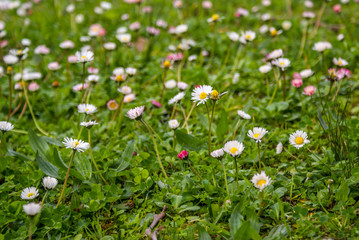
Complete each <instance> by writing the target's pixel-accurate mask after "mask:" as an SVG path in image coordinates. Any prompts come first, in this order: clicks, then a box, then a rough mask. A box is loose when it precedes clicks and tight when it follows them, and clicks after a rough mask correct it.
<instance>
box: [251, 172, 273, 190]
mask: <svg viewBox="0 0 359 240" xmlns="http://www.w3.org/2000/svg"><path fill="white" fill-rule="evenodd" d="M251 182H252V183H253V184H254V186H255V187H256V188H258V189H259V190H260V191H263V189H264V188H266V187H268V186H269V185H270V184H271V183H272V180H271V179H270V177H268V176H267V175H266V173H265V172H261V173H260V174H258V173H257V174H256V175H254V176H253V178H252V180H251Z"/></svg>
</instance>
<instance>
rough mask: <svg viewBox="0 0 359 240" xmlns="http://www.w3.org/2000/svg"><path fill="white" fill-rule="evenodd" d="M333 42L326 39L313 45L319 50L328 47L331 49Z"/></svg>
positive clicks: (321, 50)
mask: <svg viewBox="0 0 359 240" xmlns="http://www.w3.org/2000/svg"><path fill="white" fill-rule="evenodd" d="M331 48H332V44H330V42H327V41H324V42H317V43H315V44H314V46H313V50H314V51H317V52H324V51H325V50H327V49H331Z"/></svg>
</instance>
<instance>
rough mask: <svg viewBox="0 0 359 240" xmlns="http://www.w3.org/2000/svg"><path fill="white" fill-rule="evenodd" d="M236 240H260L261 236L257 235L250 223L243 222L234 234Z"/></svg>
mask: <svg viewBox="0 0 359 240" xmlns="http://www.w3.org/2000/svg"><path fill="white" fill-rule="evenodd" d="M233 239H234V240H236V239H254V240H261V239H262V238H261V236H260V235H259V234H258V233H257V231H256V230H255V229H254V228H253V227H252V225H251V223H250V222H244V223H243V224H242V226H241V227H240V228H239V229H238V230H237V232H236V234H235V235H234V237H233Z"/></svg>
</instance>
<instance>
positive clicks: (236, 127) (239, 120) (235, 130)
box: [232, 118, 241, 140]
mask: <svg viewBox="0 0 359 240" xmlns="http://www.w3.org/2000/svg"><path fill="white" fill-rule="evenodd" d="M240 122H241V118H239V119H238V122H237V124H236V126H235V128H234V133H233V138H232V140H234V138H235V137H236V133H237V130H238V127H239V123H240Z"/></svg>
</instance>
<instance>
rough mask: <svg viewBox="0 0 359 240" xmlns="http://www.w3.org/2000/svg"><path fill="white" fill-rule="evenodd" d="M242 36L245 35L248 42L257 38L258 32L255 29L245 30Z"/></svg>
mask: <svg viewBox="0 0 359 240" xmlns="http://www.w3.org/2000/svg"><path fill="white" fill-rule="evenodd" d="M242 36H244V39H245V40H246V41H248V42H251V41H253V40H254V39H255V37H256V33H255V32H253V31H245V32H242Z"/></svg>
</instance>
